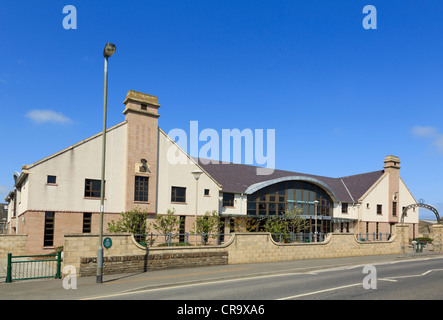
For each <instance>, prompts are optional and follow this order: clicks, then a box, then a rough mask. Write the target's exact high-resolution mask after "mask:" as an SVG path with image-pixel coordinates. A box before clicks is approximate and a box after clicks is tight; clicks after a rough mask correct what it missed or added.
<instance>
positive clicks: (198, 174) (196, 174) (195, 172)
mask: <svg viewBox="0 0 443 320" xmlns="http://www.w3.org/2000/svg"><path fill="white" fill-rule="evenodd" d="M202 173H203V171H201V170H194V171H192V174H193V175H194V178H195V180H198V179H199V178H200V176H201V174H202Z"/></svg>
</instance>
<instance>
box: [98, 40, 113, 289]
mask: <svg viewBox="0 0 443 320" xmlns="http://www.w3.org/2000/svg"><path fill="white" fill-rule="evenodd" d="M115 49H116V48H115V44H113V43H110V42H108V43H107V44H106V46H105V49H104V50H103V57H105V86H104V87H105V90H104V97H103V139H102V179H101V186H100V229H99V240H98V252H97V279H96V283H102V282H103V244H102V242H103V211H104V200H105V197H104V196H105V195H104V191H105V157H106V108H107V105H108V58H109V57H111V56H112V55H113V54H114V53H115Z"/></svg>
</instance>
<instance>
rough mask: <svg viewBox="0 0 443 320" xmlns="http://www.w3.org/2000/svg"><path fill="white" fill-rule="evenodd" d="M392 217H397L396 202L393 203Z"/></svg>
mask: <svg viewBox="0 0 443 320" xmlns="http://www.w3.org/2000/svg"><path fill="white" fill-rule="evenodd" d="M392 216H393V217H396V216H397V202H396V201H393V202H392Z"/></svg>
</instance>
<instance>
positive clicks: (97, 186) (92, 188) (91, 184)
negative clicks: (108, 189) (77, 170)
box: [85, 179, 106, 198]
mask: <svg viewBox="0 0 443 320" xmlns="http://www.w3.org/2000/svg"><path fill="white" fill-rule="evenodd" d="M101 184H102V183H101V180H92V179H85V197H86V198H100V192H101ZM105 186H106V184H105ZM104 194H105V188H103V196H104Z"/></svg>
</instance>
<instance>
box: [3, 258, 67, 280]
mask: <svg viewBox="0 0 443 320" xmlns="http://www.w3.org/2000/svg"><path fill="white" fill-rule="evenodd" d="M60 268H61V252H57V253H55V254H46V255H30V256H13V255H12V253H8V261H7V266H6V282H7V283H10V282H12V281H13V280H29V279H42V278H56V279H60V278H61V273H60Z"/></svg>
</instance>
